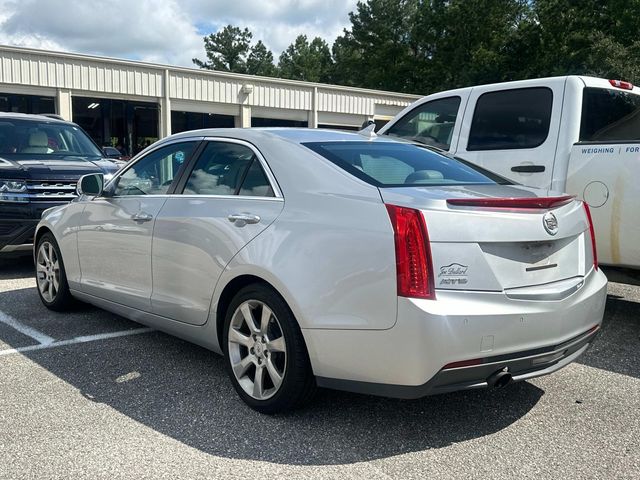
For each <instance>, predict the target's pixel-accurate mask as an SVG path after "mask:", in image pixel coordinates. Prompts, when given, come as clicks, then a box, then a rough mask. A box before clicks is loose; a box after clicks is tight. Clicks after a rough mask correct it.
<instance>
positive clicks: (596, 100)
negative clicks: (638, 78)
mask: <svg viewBox="0 0 640 480" xmlns="http://www.w3.org/2000/svg"><path fill="white" fill-rule="evenodd" d="M624 140H640V95H635V94H633V93H629V92H621V91H618V90H607V89H605V88H585V89H584V93H583V96H582V120H581V122H580V141H581V142H611V141H624Z"/></svg>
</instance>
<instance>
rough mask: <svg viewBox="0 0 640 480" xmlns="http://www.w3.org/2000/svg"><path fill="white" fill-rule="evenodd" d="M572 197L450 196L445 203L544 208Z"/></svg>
mask: <svg viewBox="0 0 640 480" xmlns="http://www.w3.org/2000/svg"><path fill="white" fill-rule="evenodd" d="M573 199H574V196H573V195H562V196H559V197H515V198H512V197H489V198H450V199H449V200H447V203H448V204H449V205H453V206H456V207H482V208H509V209H521V208H523V209H531V208H535V209H546V208H556V207H560V206H562V205H566V204H567V203H569V202H571V201H572V200H573Z"/></svg>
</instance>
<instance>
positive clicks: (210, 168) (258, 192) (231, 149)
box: [184, 142, 274, 197]
mask: <svg viewBox="0 0 640 480" xmlns="http://www.w3.org/2000/svg"><path fill="white" fill-rule="evenodd" d="M184 193H185V194H187V195H243V196H253V197H256V196H257V197H273V196H274V194H273V190H272V189H271V185H270V184H269V180H268V179H267V177H266V175H265V173H264V170H263V169H262V166H261V165H260V161H259V160H258V158H257V157H256V155H255V153H254V152H253V150H251V149H250V148H249V147H247V146H245V145H240V144H237V143H228V142H209V144H208V145H207V147H206V148H205V149H204V151H203V152H202V155H200V158H198V161H197V162H196V165H195V167H194V168H193V171H192V172H191V174H190V175H189V179H188V180H187V184H186V186H185V189H184Z"/></svg>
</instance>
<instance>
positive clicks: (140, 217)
mask: <svg viewBox="0 0 640 480" xmlns="http://www.w3.org/2000/svg"><path fill="white" fill-rule="evenodd" d="M131 220H133V221H134V222H148V221H150V220H153V215H151V214H149V213H144V212H139V213H136V214H135V215H132V216H131Z"/></svg>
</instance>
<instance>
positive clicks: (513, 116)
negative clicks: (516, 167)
mask: <svg viewBox="0 0 640 480" xmlns="http://www.w3.org/2000/svg"><path fill="white" fill-rule="evenodd" d="M552 104H553V93H552V92H551V90H550V89H549V88H546V87H534V88H519V89H513V90H502V91H499V92H488V93H484V94H482V95H480V97H479V98H478V101H477V102H476V109H475V111H474V113H473V120H472V121H471V131H470V132H469V143H468V145H467V151H474V150H507V149H518V148H535V147H538V146H540V145H542V144H543V143H544V141H545V140H546V139H547V136H548V135H549V125H550V123H551V108H552Z"/></svg>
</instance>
